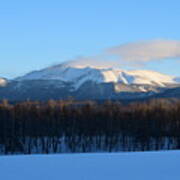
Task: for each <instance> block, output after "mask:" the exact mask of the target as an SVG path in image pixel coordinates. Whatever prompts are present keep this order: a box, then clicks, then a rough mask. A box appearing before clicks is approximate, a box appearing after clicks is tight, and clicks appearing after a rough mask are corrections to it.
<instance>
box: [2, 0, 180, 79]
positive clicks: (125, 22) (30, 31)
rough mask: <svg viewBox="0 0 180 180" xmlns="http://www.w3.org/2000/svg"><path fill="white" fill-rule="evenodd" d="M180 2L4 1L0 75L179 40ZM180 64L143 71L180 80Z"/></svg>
mask: <svg viewBox="0 0 180 180" xmlns="http://www.w3.org/2000/svg"><path fill="white" fill-rule="evenodd" d="M179 7H180V1H179V0H171V1H165V0H151V1H145V0H126V1H120V0H109V1H106V0H98V1H97V0H91V1H83V0H76V1H73V0H71V1H68V0H66V1H64V0H62V1H59V0H51V1H46V0H31V1H30V0H29V1H24V0H6V1H1V2H0V40H1V41H0V42H1V43H0V62H1V63H0V64H1V65H0V76H3V77H8V78H13V77H16V76H19V75H22V74H24V73H26V72H29V71H32V70H37V69H40V68H44V67H46V66H49V65H53V64H55V63H60V62H63V61H66V60H71V59H73V58H76V57H77V56H91V55H95V54H98V53H101V52H102V51H104V49H107V48H111V47H114V46H119V45H121V44H125V43H129V42H138V41H142V40H146V41H147V40H153V39H167V40H176V41H179V40H180V23H179V21H180V13H179ZM179 67H180V60H178V59H177V60H173V59H167V60H164V61H152V62H151V61H150V62H147V63H146V65H145V66H144V67H143V68H144V69H152V70H157V71H160V72H163V73H168V74H172V75H179V76H180V68H179Z"/></svg>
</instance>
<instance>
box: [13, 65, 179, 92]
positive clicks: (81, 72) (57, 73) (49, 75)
mask: <svg viewBox="0 0 180 180" xmlns="http://www.w3.org/2000/svg"><path fill="white" fill-rule="evenodd" d="M16 80H17V81H24V80H59V81H62V82H69V83H72V84H73V86H74V88H75V89H78V88H79V87H80V86H81V85H82V84H83V83H85V82H87V81H92V82H95V83H110V82H111V83H122V84H126V85H131V84H137V85H151V86H159V87H164V86H166V84H176V83H179V79H176V78H175V77H173V76H168V75H165V74H161V73H159V72H155V71H150V70H122V69H120V68H113V67H106V68H103V67H98V66H97V67H94V68H93V67H91V66H84V65H82V66H81V65H79V64H76V63H74V62H67V63H62V64H59V65H55V66H51V67H48V68H45V69H42V70H40V71H34V72H31V73H29V74H26V75H25V76H22V77H19V78H17V79H16Z"/></svg>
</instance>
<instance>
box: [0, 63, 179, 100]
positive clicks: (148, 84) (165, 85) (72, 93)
mask: <svg viewBox="0 0 180 180" xmlns="http://www.w3.org/2000/svg"><path fill="white" fill-rule="evenodd" d="M179 80H180V79H179V78H177V77H173V76H168V75H164V74H161V73H158V72H154V71H147V70H134V71H127V70H122V69H118V68H99V67H97V68H96V67H79V66H75V65H72V64H69V63H65V64H60V65H56V66H52V67H49V68H45V69H42V70H40V71H33V72H31V73H28V74H26V75H25V76H22V77H18V78H16V79H14V80H12V81H10V82H9V81H6V80H4V79H2V80H1V81H0V82H1V83H0V86H1V87H0V99H3V98H6V99H9V100H12V101H16V100H26V99H31V100H48V99H67V98H69V97H73V98H75V99H80V100H83V99H96V100H99V99H100V100H105V99H137V98H145V97H150V96H155V95H156V94H158V93H163V92H165V91H166V90H167V89H169V88H176V87H178V86H180V81H179ZM173 96H175V94H173Z"/></svg>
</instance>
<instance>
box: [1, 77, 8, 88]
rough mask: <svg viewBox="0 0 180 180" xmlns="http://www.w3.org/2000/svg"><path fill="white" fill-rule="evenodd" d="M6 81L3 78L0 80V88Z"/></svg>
mask: <svg viewBox="0 0 180 180" xmlns="http://www.w3.org/2000/svg"><path fill="white" fill-rule="evenodd" d="M6 83H7V81H6V80H5V79H4V78H0V86H4V85H6Z"/></svg>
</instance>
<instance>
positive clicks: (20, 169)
mask: <svg viewBox="0 0 180 180" xmlns="http://www.w3.org/2000/svg"><path fill="white" fill-rule="evenodd" d="M179 167H180V151H169V152H145V153H113V154H106V153H105V154H76V155H74V154H73V155H47V156H46V155H33V156H12V157H10V156H2V157H0V179H2V180H40V179H42V180H60V179H62V180H107V179H108V180H120V179H123V180H160V179H162V180H179V179H180V171H179Z"/></svg>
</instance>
